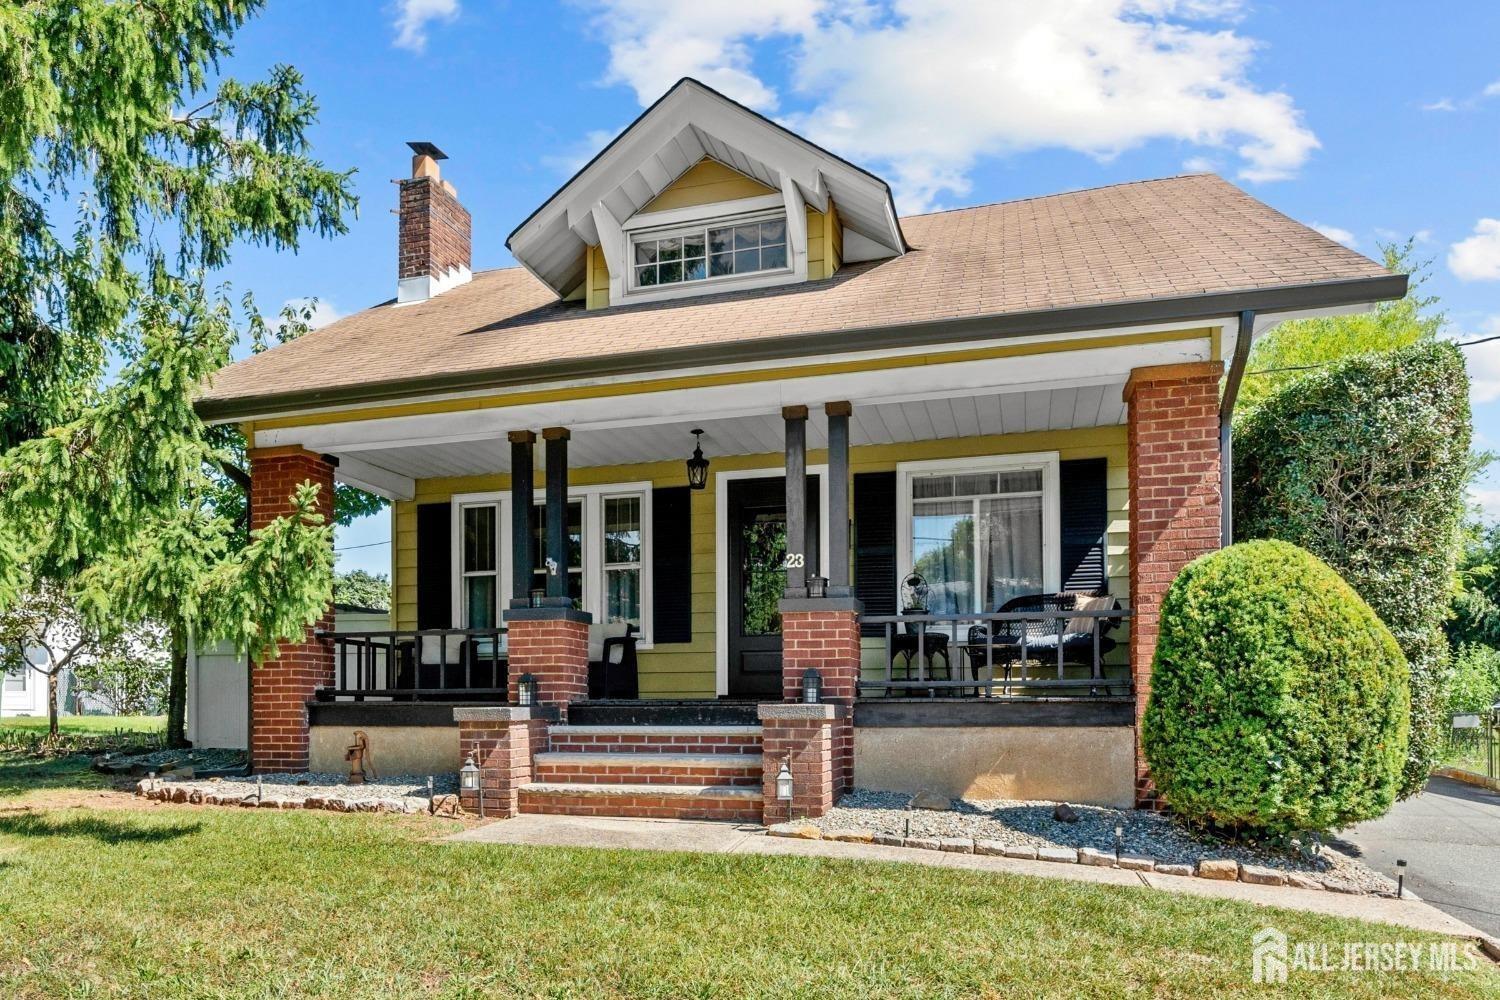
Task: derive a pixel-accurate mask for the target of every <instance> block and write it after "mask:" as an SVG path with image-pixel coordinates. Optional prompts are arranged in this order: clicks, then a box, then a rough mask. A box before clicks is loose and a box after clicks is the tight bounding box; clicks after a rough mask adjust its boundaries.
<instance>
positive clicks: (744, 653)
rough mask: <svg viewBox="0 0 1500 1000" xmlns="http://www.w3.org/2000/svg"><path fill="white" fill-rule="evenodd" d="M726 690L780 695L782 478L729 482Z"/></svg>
mask: <svg viewBox="0 0 1500 1000" xmlns="http://www.w3.org/2000/svg"><path fill="white" fill-rule="evenodd" d="M725 502H726V503H727V504H728V505H729V538H728V552H727V556H728V563H729V581H728V583H729V695H730V697H733V698H780V697H781V612H780V611H779V610H778V608H777V604H778V602H779V601H780V600H781V596H782V592H783V591H784V590H785V589H786V480H785V478H783V477H781V476H777V477H774V478H767V479H734V480H730V482H729V495H728V498H727V500H726V501H725ZM807 521H808V525H809V528H808V538H807V549H808V551H807V565H808V567H809V568H808V575H809V576H812V575H813V574H815V573H816V572H817V571H818V569H817V561H818V559H817V552H818V548H819V543H818V535H817V525H818V521H819V518H818V479H817V477H816V476H809V477H808V479H807Z"/></svg>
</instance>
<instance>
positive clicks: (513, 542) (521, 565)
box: [508, 431, 536, 608]
mask: <svg viewBox="0 0 1500 1000" xmlns="http://www.w3.org/2000/svg"><path fill="white" fill-rule="evenodd" d="M508 437H509V438H510V574H511V607H513V608H524V607H526V606H527V605H528V604H530V603H531V600H530V597H531V568H532V567H531V513H532V497H533V496H534V495H535V493H534V491H535V489H536V478H535V474H534V473H533V471H532V461H533V458H534V455H533V453H534V452H535V449H536V434H535V433H534V432H532V431H511V432H510V434H509V435H508Z"/></svg>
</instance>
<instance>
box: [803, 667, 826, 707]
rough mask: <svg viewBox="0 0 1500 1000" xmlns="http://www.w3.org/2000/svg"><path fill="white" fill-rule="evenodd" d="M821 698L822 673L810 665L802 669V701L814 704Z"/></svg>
mask: <svg viewBox="0 0 1500 1000" xmlns="http://www.w3.org/2000/svg"><path fill="white" fill-rule="evenodd" d="M822 700H823V675H822V674H820V673H818V672H817V671H816V670H814V669H813V668H812V667H808V668H807V669H806V670H804V671H802V702H803V704H806V705H816V704H817V703H818V702H820V701H822Z"/></svg>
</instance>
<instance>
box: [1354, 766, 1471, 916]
mask: <svg viewBox="0 0 1500 1000" xmlns="http://www.w3.org/2000/svg"><path fill="white" fill-rule="evenodd" d="M1342 839H1343V843H1337V842H1336V843H1335V846H1337V847H1339V849H1340V850H1342V851H1344V852H1345V853H1346V854H1352V855H1354V856H1355V857H1359V858H1362V859H1363V860H1364V862H1365V864H1367V865H1369V866H1370V867H1372V868H1377V869H1379V870H1380V871H1383V872H1386V873H1387V874H1392V873H1394V872H1395V871H1396V859H1397V858H1403V859H1405V860H1406V863H1407V875H1406V884H1407V885H1409V886H1411V887H1412V888H1414V889H1415V890H1416V891H1417V893H1418V895H1420V896H1421V897H1422V898H1423V899H1424V900H1426V901H1427V902H1429V903H1431V904H1432V905H1434V906H1436V907H1437V908H1438V909H1440V910H1445V911H1447V912H1448V913H1450V914H1452V915H1453V916H1455V917H1457V918H1459V919H1460V920H1466V921H1468V922H1469V923H1471V924H1473V925H1474V926H1475V927H1478V928H1479V929H1480V930H1482V931H1484V932H1485V933H1487V934H1489V935H1491V936H1492V937H1497V938H1500V793H1496V792H1492V791H1489V790H1488V789H1484V788H1476V787H1475V786H1473V785H1466V784H1463V783H1461V782H1457V781H1454V780H1452V779H1451V778H1433V779H1432V780H1431V781H1429V782H1428V783H1427V789H1426V791H1424V792H1423V793H1422V794H1421V795H1418V796H1417V797H1415V798H1412V799H1407V800H1406V801H1405V802H1398V803H1396V806H1395V808H1394V809H1392V810H1391V811H1390V812H1389V813H1387V814H1386V815H1385V816H1383V817H1381V818H1380V819H1378V820H1375V821H1373V822H1370V823H1361V824H1360V825H1359V826H1356V827H1353V828H1352V829H1350V830H1349V831H1347V832H1345V833H1344V835H1343V838H1342Z"/></svg>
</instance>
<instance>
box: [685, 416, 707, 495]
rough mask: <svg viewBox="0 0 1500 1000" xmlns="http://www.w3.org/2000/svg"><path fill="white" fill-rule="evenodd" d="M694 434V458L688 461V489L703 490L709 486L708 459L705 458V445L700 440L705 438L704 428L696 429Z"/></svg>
mask: <svg viewBox="0 0 1500 1000" xmlns="http://www.w3.org/2000/svg"><path fill="white" fill-rule="evenodd" d="M692 434H693V457H692V458H690V459H688V460H687V477H688V487H689V488H690V489H695V490H701V489H705V488H707V486H708V459H706V458H704V457H703V443H702V441H700V440H699V439H700V438H701V437H702V436H703V428H701V427H694V428H693V431H692Z"/></svg>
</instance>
